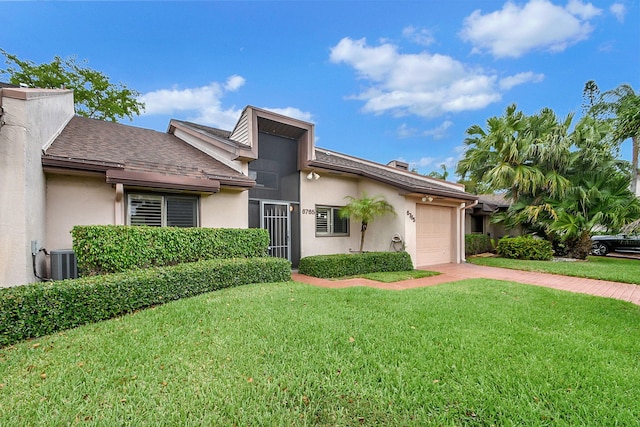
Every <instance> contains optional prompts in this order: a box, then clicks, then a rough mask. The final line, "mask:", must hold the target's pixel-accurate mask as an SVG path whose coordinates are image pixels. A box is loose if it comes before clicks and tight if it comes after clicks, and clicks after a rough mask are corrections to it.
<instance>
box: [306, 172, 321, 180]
mask: <svg viewBox="0 0 640 427" xmlns="http://www.w3.org/2000/svg"><path fill="white" fill-rule="evenodd" d="M307 179H308V180H309V181H311V180H312V179H315V180H316V181H317V180H319V179H320V175H318V174H317V173H315V172H314V171H311V172H309V174H308V175H307Z"/></svg>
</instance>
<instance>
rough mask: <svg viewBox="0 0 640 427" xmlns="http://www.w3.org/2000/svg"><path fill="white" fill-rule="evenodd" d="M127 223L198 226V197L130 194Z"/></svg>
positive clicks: (158, 225)
mask: <svg viewBox="0 0 640 427" xmlns="http://www.w3.org/2000/svg"><path fill="white" fill-rule="evenodd" d="M127 198H128V214H127V224H129V225H148V226H152V227H197V226H198V197H196V196H174V195H168V194H128V197H127Z"/></svg>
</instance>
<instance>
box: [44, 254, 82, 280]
mask: <svg viewBox="0 0 640 427" xmlns="http://www.w3.org/2000/svg"><path fill="white" fill-rule="evenodd" d="M50 253H51V278H52V279H53V280H65V279H76V278H77V277H78V264H77V263H76V254H75V253H73V251H72V250H71V249H60V250H56V251H51V252H50Z"/></svg>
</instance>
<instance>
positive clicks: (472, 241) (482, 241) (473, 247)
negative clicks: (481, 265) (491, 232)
mask: <svg viewBox="0 0 640 427" xmlns="http://www.w3.org/2000/svg"><path fill="white" fill-rule="evenodd" d="M492 250H493V247H492V246H491V238H490V237H489V236H487V235H486V234H465V235H464V253H465V254H466V255H478V254H482V253H485V252H491V251H492Z"/></svg>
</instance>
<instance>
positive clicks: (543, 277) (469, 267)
mask: <svg viewBox="0 0 640 427" xmlns="http://www.w3.org/2000/svg"><path fill="white" fill-rule="evenodd" d="M424 270H431V271H438V272H440V273H441V274H439V275H438V276H432V277H425V278H422V279H412V280H404V281H402V282H395V283H381V282H376V281H374V280H368V279H361V278H356V279H346V280H326V279H319V278H317V277H310V276H305V275H303V274H299V273H293V274H292V278H293V280H295V281H297V282H302V283H308V284H310V285H315V286H322V287H327V288H347V287H350V286H370V287H372V288H379V289H392V290H403V289H411V288H417V287H421V286H432V285H439V284H441V283H447V282H455V281H457V280H463V279H478V278H485V279H496V280H507V281H510V282H518V283H526V284H529V285H536V286H545V287H548V288H554V289H560V290H563V291H570V292H578V293H582V294H589V295H596V296H600V297H607V298H615V299H619V300H623V301H629V302H632V303H634V304H636V305H640V285H630V284H627V283H618V282H610V281H607V280H595V279H583V278H580V277H568V276H561V275H559V274H549V273H536V272H531V271H520V270H510V269H506V268H497V267H485V266H480V265H475V264H440V265H430V266H429V267H425V268H424ZM639 279H640V278H639Z"/></svg>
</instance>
